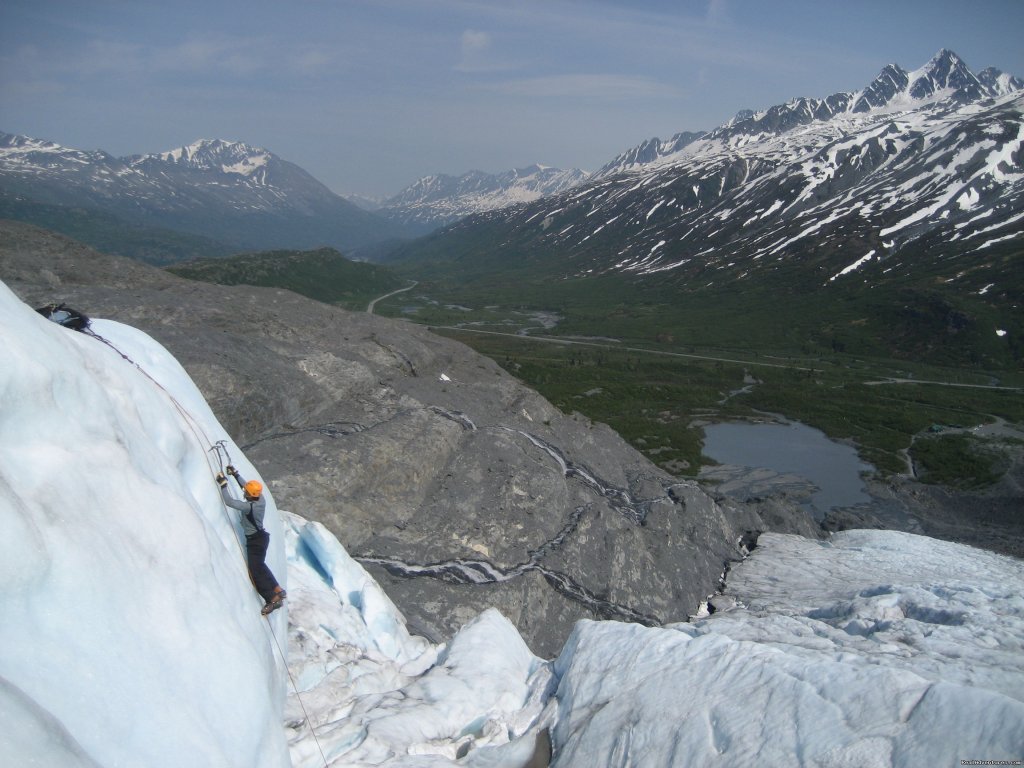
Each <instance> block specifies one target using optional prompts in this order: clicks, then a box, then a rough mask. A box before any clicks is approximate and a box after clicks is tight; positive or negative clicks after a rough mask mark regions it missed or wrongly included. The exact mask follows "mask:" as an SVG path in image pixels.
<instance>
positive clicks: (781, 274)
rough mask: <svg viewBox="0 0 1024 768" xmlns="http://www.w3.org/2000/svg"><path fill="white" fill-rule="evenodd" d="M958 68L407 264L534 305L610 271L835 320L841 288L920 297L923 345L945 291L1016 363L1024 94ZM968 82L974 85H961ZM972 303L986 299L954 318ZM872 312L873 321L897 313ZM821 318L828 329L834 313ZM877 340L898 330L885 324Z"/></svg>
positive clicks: (519, 213) (646, 167) (424, 246)
mask: <svg viewBox="0 0 1024 768" xmlns="http://www.w3.org/2000/svg"><path fill="white" fill-rule="evenodd" d="M956 61H959V60H958V59H954V58H953V57H952V55H949V56H942V57H936V59H933V62H937V65H936V66H935V67H925V68H922V71H924V72H931V73H933V74H934V72H938V74H934V76H932V75H929V76H928V77H927V78H925V77H924V75H918V76H917V77H916V78H915V79H913V80H912V79H911V78H910V77H909V76H908V77H907V78H906V82H905V84H901V83H904V81H903V79H902V78H900V79H898V80H896V81H894V80H892V78H891V77H890V75H891V74H892V73H893V72H895V70H891V69H889V68H887V69H886V70H883V74H884V75H885V77H883V78H882V81H884V82H890V81H892V82H893V83H894V85H893V87H892V88H891V89H889V91H887V92H886V93H884V94H881V95H878V98H876V99H875V101H876V102H877V103H878V104H879V105H881V106H879V107H878V108H872V109H866V110H863V111H859V110H858V108H857V104H858V103H859V102H858V100H857V99H854V98H853V95H852V94H850V93H847V94H843V95H841V96H833V97H829V98H828V99H822V100H809V99H796V100H793V101H790V102H789V103H788V104H786V105H777V106H776V107H772V108H769V109H766V110H762V111H761V112H757V113H750V112H742V113H740V114H739V115H738V116H737V117H736V118H734V119H733V120H732V121H729V122H728V123H726V124H725V125H723V126H721V127H719V128H718V129H715V130H714V131H711V132H709V133H708V134H706V135H704V136H703V137H701V138H697V139H694V140H692V141H688V142H687V143H686V144H685V146H683V147H682V148H681V149H679V150H678V151H677V152H675V153H672V154H661V155H660V156H657V157H655V158H654V159H653V160H652V161H651V162H647V163H644V164H635V165H633V166H632V167H630V168H628V169H623V170H620V171H618V172H614V173H609V174H608V175H605V176H604V177H602V178H598V179H595V180H592V181H589V182H586V183H584V184H582V185H580V186H578V187H575V188H573V189H572V190H570V191H568V192H563V193H561V194H557V195H554V196H551V197H548V198H544V199H542V200H540V201H538V202H535V203H530V204H525V205H522V206H518V207H516V208H511V209H505V210H503V211H497V212H491V213H487V214H478V215H476V216H474V217H471V218H469V219H466V220H463V221H461V222H459V223H457V224H455V225H452V226H451V227H449V228H447V229H446V230H444V231H442V232H440V233H437V234H436V235H435V236H432V237H429V238H424V239H422V240H419V241H417V242H415V243H412V244H410V245H408V246H406V247H405V248H404V249H402V251H401V252H400V254H399V258H400V259H401V260H404V264H405V265H406V266H405V268H406V269H407V270H408V271H409V273H410V274H411V275H412V276H416V277H420V278H422V279H427V277H428V275H430V274H434V275H436V276H437V278H438V279H439V280H442V279H443V280H445V281H447V284H450V285H460V286H471V285H478V286H481V287H482V286H495V285H501V286H503V287H504V288H503V292H504V294H506V295H503V296H502V297H500V298H501V299H502V300H505V301H523V300H527V298H528V297H529V296H530V295H531V294H533V293H536V289H535V288H534V287H533V286H537V285H540V284H543V285H550V284H552V283H555V284H558V285H560V286H562V287H563V288H564V289H565V290H568V289H569V288H570V287H571V285H572V284H574V282H578V283H579V288H578V292H579V293H580V294H583V293H585V292H586V288H585V287H584V284H585V282H586V281H587V280H592V279H594V278H598V277H602V276H603V277H616V278H617V279H620V280H623V281H626V283H627V284H635V285H638V286H640V285H642V286H646V288H647V289H648V290H649V291H655V290H656V291H658V292H659V293H660V294H661V295H663V296H664V297H667V298H664V300H665V301H668V302H669V303H670V304H672V305H678V304H679V300H680V298H681V297H683V296H693V295H697V294H700V295H708V294H709V292H711V291H715V292H717V294H716V295H721V296H724V295H725V294H724V293H722V292H726V293H728V294H729V295H731V296H734V297H735V296H738V295H740V294H742V293H743V292H744V291H752V290H757V291H769V292H773V293H774V294H775V295H776V296H778V297H786V298H787V299H791V300H792V301H793V302H801V303H802V304H803V305H806V306H807V307H808V310H807V311H808V312H812V313H817V314H820V307H819V306H818V304H823V303H827V297H828V296H829V295H834V296H836V297H837V298H839V297H843V300H844V301H860V302H862V303H863V302H865V301H867V302H869V303H870V304H878V306H879V307H880V308H882V309H883V310H884V314H885V315H886V316H887V318H888V320H889V321H892V322H895V318H893V316H892V315H893V313H895V312H896V310H897V307H899V306H901V305H906V304H907V299H906V298H901V297H900V296H899V295H893V294H886V296H885V297H883V296H882V294H872V293H871V291H873V290H875V289H877V288H879V287H885V289H886V291H897V292H898V291H899V290H903V289H910V290H911V291H912V292H913V294H914V296H915V298H914V299H913V300H912V301H911V302H910V306H911V307H912V308H911V309H910V310H909V311H908V312H907V314H906V316H905V317H904V318H903V319H902V320H900V321H899V322H898V323H895V324H894V325H892V326H889V330H890V331H891V330H892V328H895V327H898V328H901V329H903V330H906V331H907V332H908V333H915V334H918V336H920V333H921V331H920V330H916V331H915V330H914V320H913V318H914V316H915V313H916V312H918V311H922V308H921V307H918V306H915V305H916V304H917V303H924V304H926V305H927V304H930V303H933V298H932V297H933V296H936V297H938V298H939V304H945V305H946V306H947V309H944V310H943V312H951V313H952V314H949V317H950V318H952V317H953V316H954V315H955V314H956V313H959V316H960V319H957V320H955V321H954V320H952V319H951V320H950V323H952V324H953V325H952V326H951V327H953V328H961V329H962V328H964V327H968V326H969V327H971V328H972V329H973V330H972V331H971V334H972V335H973V338H975V340H976V342H977V343H978V344H980V345H982V346H985V347H986V348H988V349H989V350H990V353H991V354H993V355H995V356H996V357H1001V358H1002V362H1001V363H999V365H1005V364H1008V363H1009V362H1010V361H1011V360H1013V359H1016V357H1017V356H1019V355H1020V354H1022V353H1024V349H1022V348H1021V346H1020V345H1019V343H1018V342H1017V341H1013V339H1014V338H1016V337H1019V336H1020V335H1021V333H1022V332H1024V327H1022V324H1021V323H1020V322H1019V320H1017V319H1015V318H1016V316H1017V315H1018V314H1019V313H1017V312H1015V311H1014V310H1013V307H1015V306H1019V303H1020V301H1022V300H1024V284H1022V280H1021V272H1022V270H1021V269H1019V266H1015V265H1019V263H1020V259H1021V243H1022V235H1024V152H1022V146H1024V117H1022V115H1024V91H1021V90H1012V91H1010V92H1009V93H1007V94H1005V95H998V94H997V95H985V96H983V97H982V98H979V99H977V100H969V99H967V100H965V99H966V96H964V94H967V95H970V94H971V93H973V92H974V88H975V83H977V82H979V81H978V80H977V78H973V76H971V77H967V76H965V75H964V76H961V75H960V74H956V75H955V76H954V74H955V73H957V72H959V69H957V68H955V67H948V68H947V67H945V64H946V63H949V62H954V63H955V62H956ZM938 65H942V66H938ZM893 76H894V75H893ZM951 80H952V81H953V82H954V83H957V82H961V81H963V82H966V83H967V89H966V90H962V89H961V88H960V87H959V86H957V87H953V88H948V87H945V85H944V84H946V85H948V83H949V82H951ZM1004 80H1006V81H1007V82H1009V79H1007V78H1004ZM877 82H879V81H878V80H876V83H877ZM921 82H926V83H927V84H928V85H927V87H925V86H921V92H922V93H925V94H926V95H925V96H924V97H923V98H922V99H919V100H916V101H914V102H913V104H914V105H916V106H914V108H912V109H906V108H905V107H906V105H907V104H908V103H910V102H907V101H906V100H905V98H904V97H905V96H906V94H907V93H909V91H910V89H912V88H913V87H914V84H915V83H921ZM933 85H934V86H940V85H942V86H943V87H942V88H937V87H936V88H933V87H932V86H933ZM867 90H870V87H869V88H868V89H865V91H867ZM873 93H877V89H876V90H875V91H873ZM648 146H651V147H654V148H655V150H657V148H658V147H657V146H655V145H652V144H648ZM653 154H656V152H655V153H652V156H653ZM638 156H639V155H638ZM517 287H520V288H521V290H520V291H519V293H518V294H515V295H512V294H513V293H515V289H516V288H517ZM489 290H490V289H489ZM492 292H493V291H492ZM498 299H499V297H496V296H490V297H489V298H488V299H487V301H488V302H490V303H494V302H495V301H498ZM810 301H813V302H816V304H815V307H814V309H813V310H812V309H811V308H810V306H809V304H808V302H810ZM964 302H967V304H970V307H967V306H963V307H961V308H960V309H957V310H951V309H949V307H951V306H955V305H962V304H964ZM792 306H794V307H795V306H796V304H793V305H792ZM886 307H888V308H886ZM927 311H930V310H927ZM868 316H869V319H868V324H869V325H871V324H872V323H873V322H874V321H875V320H876V319H877V318H879V317H881V316H882V315H881V314H878V313H874V312H872V313H868ZM965 317H966V318H967V319H966V320H965V319H964V318H965ZM689 322H694V323H696V322H699V319H698V318H696V317H695V318H692V319H691V320H690V321H689ZM964 323H966V325H964ZM990 324H991V327H990ZM820 326H821V328H820V330H819V331H815V334H816V335H817V336H819V337H823V336H825V334H827V333H829V331H828V330H827V328H828V326H829V324H828V321H827V317H825V316H822V318H821V322H820ZM997 329H998V330H1001V331H1004V333H1003V334H1002V335H1000V336H999V337H998V339H997V338H996V336H995V331H996V330H997ZM874 330H875V331H876V333H875V336H876V338H884V337H885V336H886V335H887V333H886V331H887V326H886V325H885V324H880V325H879V326H878V327H877V329H874ZM989 337H991V338H989ZM919 340H920V341H922V342H923V341H924V338H923V337H921V338H920V339H919ZM915 343H916V342H915ZM955 348H956V347H955V346H954V347H952V348H950V347H947V349H955ZM997 349H1001V350H1003V351H1002V352H999V351H997ZM876 351H878V350H876ZM990 353H989V352H987V353H986V355H987V354H990ZM993 359H995V358H993Z"/></svg>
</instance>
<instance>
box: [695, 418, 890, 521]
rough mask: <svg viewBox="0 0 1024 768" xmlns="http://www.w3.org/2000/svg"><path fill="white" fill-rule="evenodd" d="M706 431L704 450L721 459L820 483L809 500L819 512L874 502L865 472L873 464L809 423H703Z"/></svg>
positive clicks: (737, 464)
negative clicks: (865, 483)
mask: <svg viewBox="0 0 1024 768" xmlns="http://www.w3.org/2000/svg"><path fill="white" fill-rule="evenodd" d="M704 435H705V439H704V455H705V456H708V457H710V458H712V459H714V460H715V461H717V462H720V463H722V464H729V465H733V466H740V467H751V468H756V469H762V468H763V469H769V470H772V471H773V472H778V473H780V474H789V475H797V476H799V477H801V478H805V479H807V480H809V481H810V482H811V483H813V484H814V485H815V486H816V488H817V489H816V490H815V491H814V492H813V493H812V494H811V496H810V500H809V504H808V505H809V506H810V507H811V508H812V512H813V513H814V514H815V516H816V517H819V518H820V517H822V516H823V515H824V514H825V513H826V512H827V511H828V510H830V509H833V508H836V507H852V506H854V505H857V504H863V503H866V502H870V501H871V497H870V496H868V494H867V490H866V489H865V487H864V483H863V481H862V479H861V472H867V471H871V470H872V469H873V467H872V466H871V465H870V464H865V463H864V462H862V461H861V460H860V458H859V457H858V456H857V452H856V451H855V450H854V449H853V448H851V447H850V446H848V445H843V444H841V443H837V442H834V441H832V440H830V439H829V438H828V437H826V436H825V433H823V432H820V431H818V430H817V429H813V428H811V427H808V426H807V425H805V424H800V423H798V422H788V423H783V424H752V423H728V424H712V425H709V426H707V427H705V428H704Z"/></svg>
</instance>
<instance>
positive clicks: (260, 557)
mask: <svg viewBox="0 0 1024 768" xmlns="http://www.w3.org/2000/svg"><path fill="white" fill-rule="evenodd" d="M268 546H270V534H269V533H267V532H266V531H260V532H259V533H254V534H253V535H252V536H246V537H245V555H246V558H247V559H248V561H249V576H250V577H251V578H252V583H253V584H255V585H256V591H257V592H259V593H260V596H261V597H262V598H263V599H264V600H265V601H266V600H270V598H271V596H272V595H273V594H274V587H276V586H277V579H275V578H274V573H273V572H272V571H271V570H270V568H269V567H268V566H267V563H266V559H267V547H268Z"/></svg>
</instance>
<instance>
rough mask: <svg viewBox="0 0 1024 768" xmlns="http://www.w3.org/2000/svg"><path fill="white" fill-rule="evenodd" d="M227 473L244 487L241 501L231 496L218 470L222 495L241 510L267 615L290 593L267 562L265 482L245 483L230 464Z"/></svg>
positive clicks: (252, 574) (252, 567) (250, 559)
mask: <svg viewBox="0 0 1024 768" xmlns="http://www.w3.org/2000/svg"><path fill="white" fill-rule="evenodd" d="M227 473H228V474H229V475H231V476H232V477H233V478H235V482H237V483H238V486H239V487H240V488H241V489H242V496H243V499H242V500H241V501H240V500H238V499H236V498H234V497H233V496H232V495H231V492H230V491H229V490H228V479H227V478H226V477H225V476H224V473H223V472H218V473H217V484H218V485H219V486H220V495H221V496H223V497H224V503H225V504H226V505H227V506H229V507H231V508H232V509H237V510H239V511H240V512H241V513H242V530H243V531H244V532H245V550H246V558H247V560H248V565H249V576H250V578H251V579H252V583H253V586H255V587H256V591H257V592H259V593H260V596H261V597H262V598H263V600H264V601H265V602H266V605H264V606H263V615H264V616H266V615H267V614H268V613H270V612H271V611H276V610H277V609H278V608H280V607H281V604H282V603H283V602H284V599H285V597H287V596H288V593H287V592H285V591H284V590H283V589H281V585H280V584H278V583H277V579H276V578H274V574H273V572H272V571H271V570H270V568H269V567H268V566H267V563H266V557H267V547H268V545H269V544H270V534H269V533H267V532H266V531H265V530H264V529H263V515H264V513H265V512H266V510H267V500H266V499H264V498H263V485H262V484H261V483H260V482H259V480H250V481H249V482H246V481H245V478H243V477H242V476H241V475H240V474H238V470H237V469H235V468H234V467H233V466H231V465H230V464H228V466H227Z"/></svg>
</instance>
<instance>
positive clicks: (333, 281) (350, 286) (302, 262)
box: [167, 248, 407, 310]
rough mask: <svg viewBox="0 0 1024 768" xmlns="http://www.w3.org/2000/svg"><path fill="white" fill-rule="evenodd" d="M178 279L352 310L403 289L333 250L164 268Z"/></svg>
mask: <svg viewBox="0 0 1024 768" xmlns="http://www.w3.org/2000/svg"><path fill="white" fill-rule="evenodd" d="M167 270H168V271H169V272H172V273H174V274H176V275H178V276H179V277H185V278H188V279H190V280H202V281H203V282H207V283H218V284H220V285H257V286H263V287H268V288H285V289H287V290H290V291H295V293H299V294H302V295H303V296H308V297H309V298H311V299H316V300H317V301H322V302H325V303H327V304H337V305H339V306H342V307H345V308H346V309H352V310H363V309H366V305H367V303H368V302H369V301H370V300H372V299H374V298H377V297H378V296H381V295H383V294H385V293H388V292H389V291H393V290H396V289H398V288H402V287H403V286H405V285H406V284H407V283H406V282H405V281H404V280H403V279H402V278H400V277H399V276H398V275H396V274H395V273H394V272H392V271H391V270H390V269H388V268H387V267H382V266H380V265H379V264H367V263H364V262H356V261H351V260H349V259H346V258H345V257H344V256H343V255H342V254H341V253H339V252H338V251H336V250H335V249H333V248H320V249H318V250H314V251H262V252H259V253H247V254H240V255H237V256H231V257H228V258H224V259H203V260H198V261H190V262H186V263H183V264H175V265H173V266H171V267H167Z"/></svg>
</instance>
